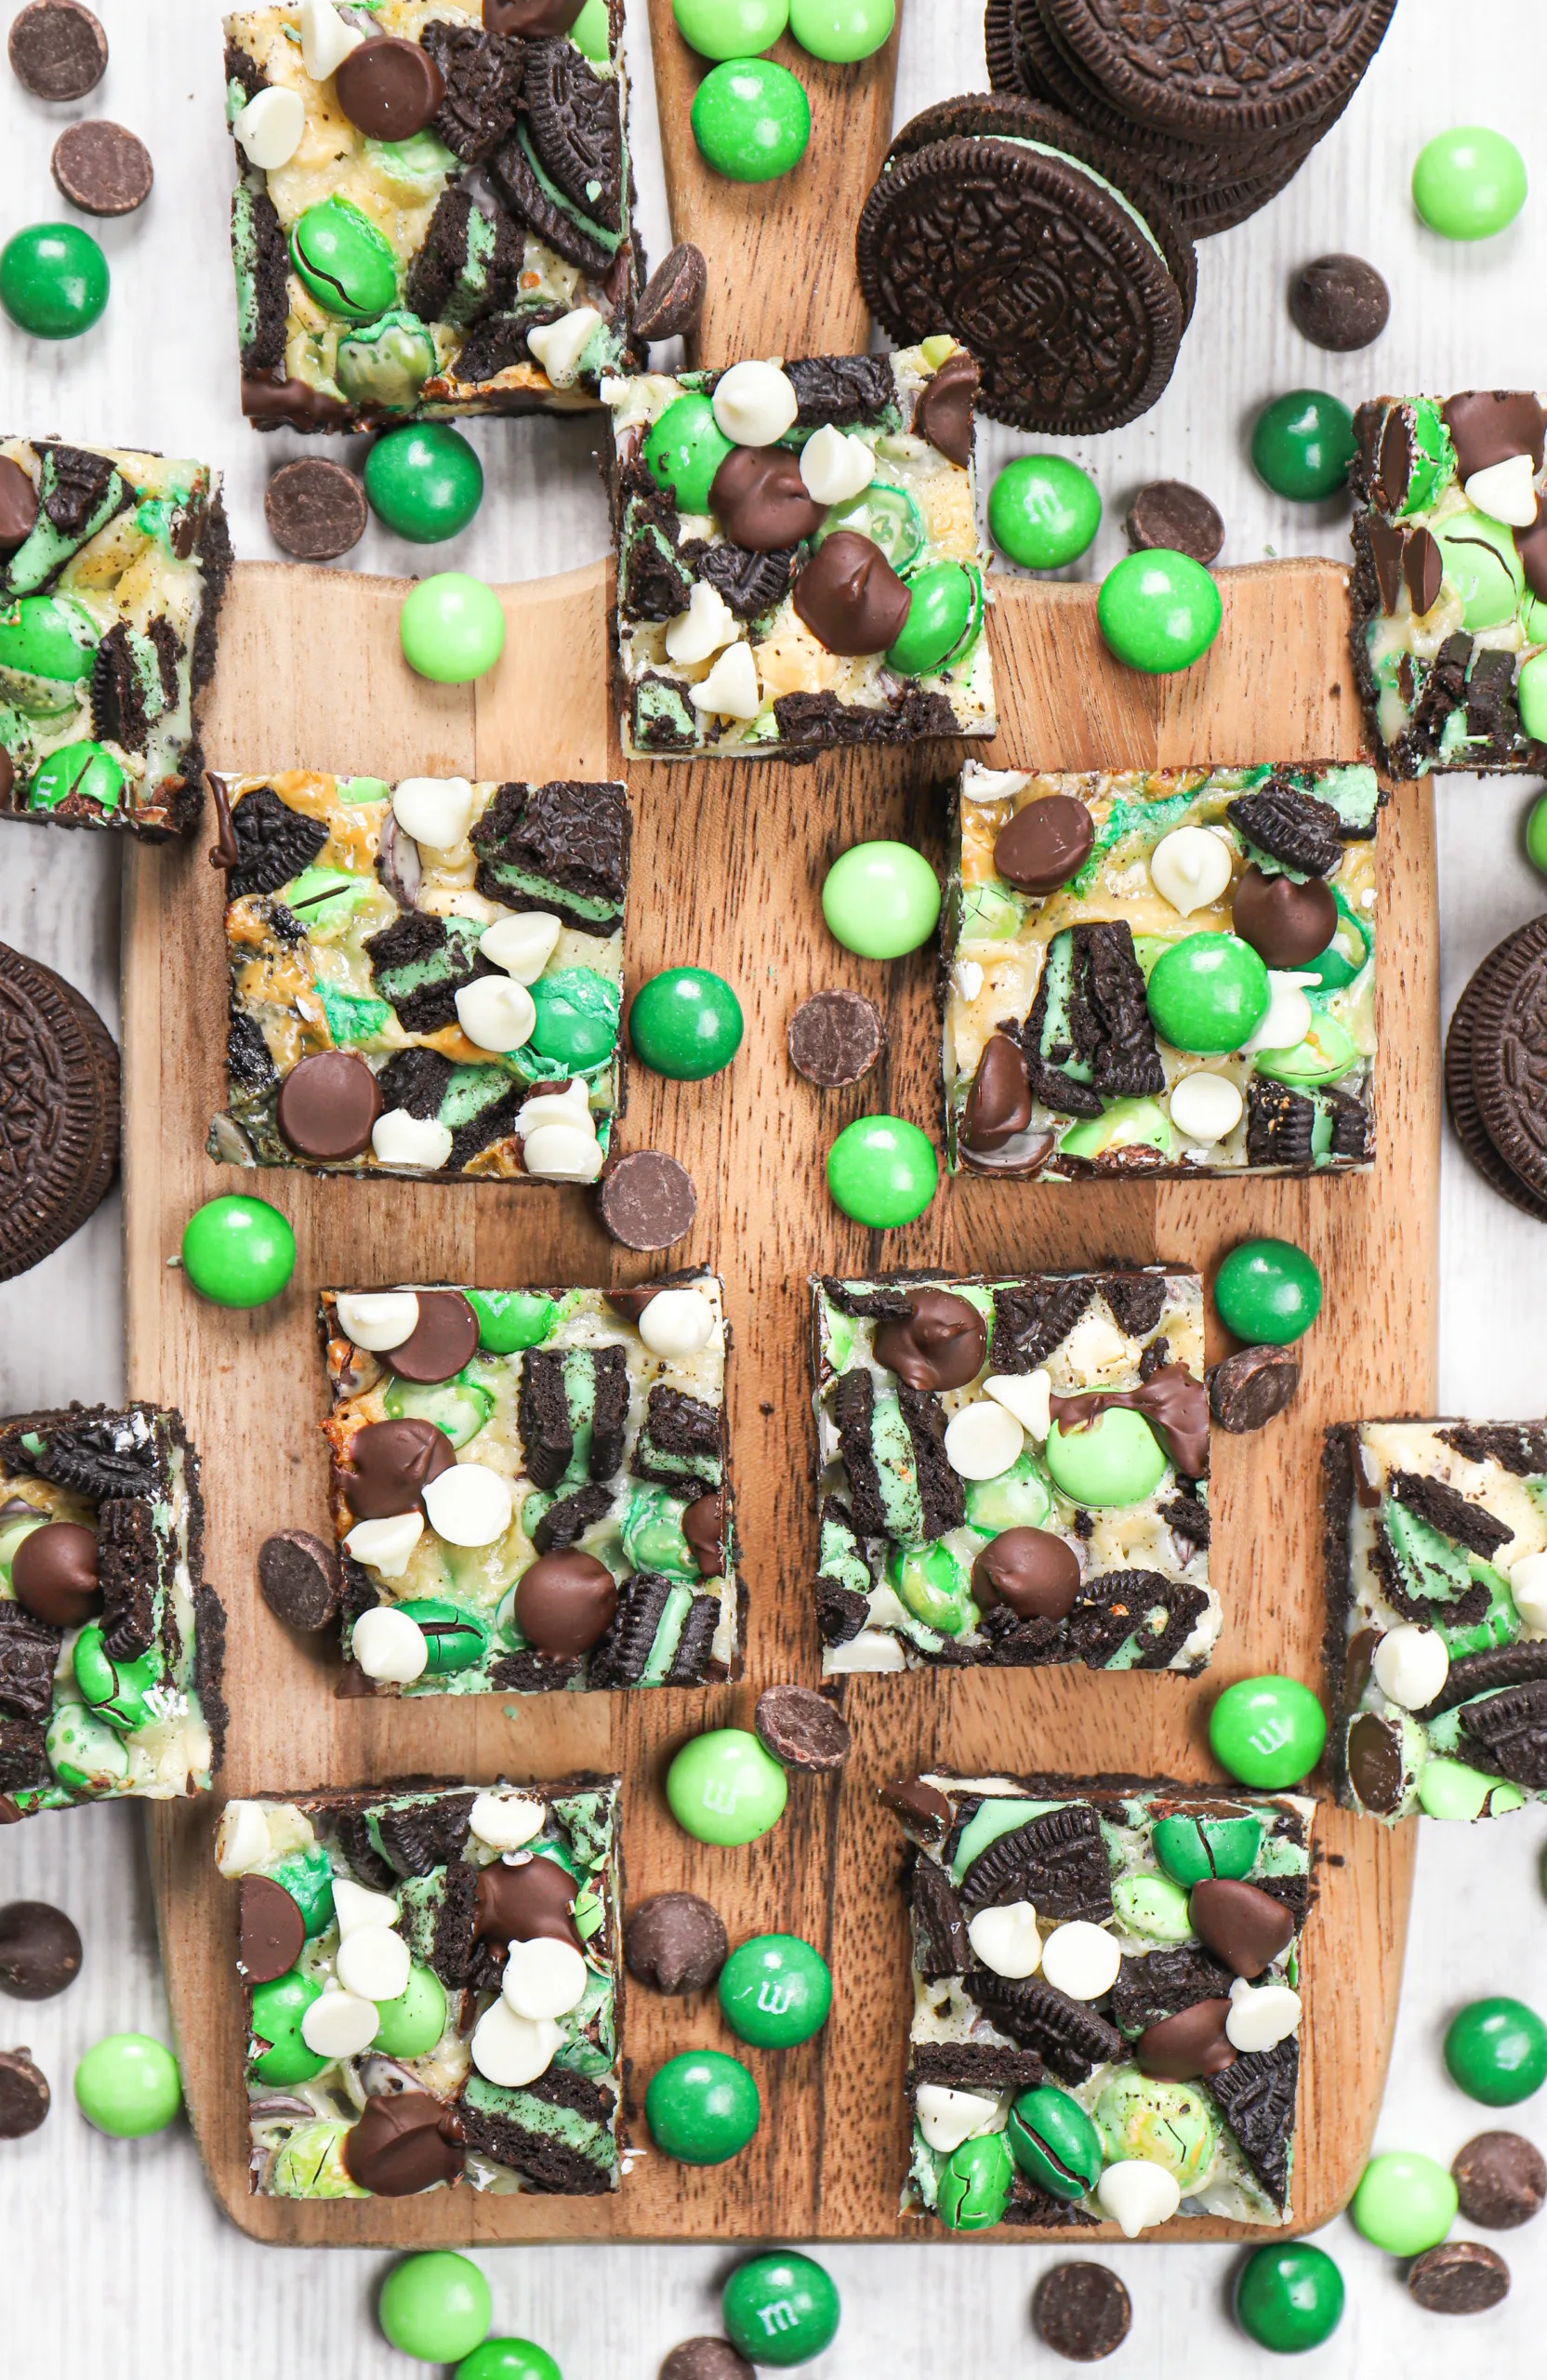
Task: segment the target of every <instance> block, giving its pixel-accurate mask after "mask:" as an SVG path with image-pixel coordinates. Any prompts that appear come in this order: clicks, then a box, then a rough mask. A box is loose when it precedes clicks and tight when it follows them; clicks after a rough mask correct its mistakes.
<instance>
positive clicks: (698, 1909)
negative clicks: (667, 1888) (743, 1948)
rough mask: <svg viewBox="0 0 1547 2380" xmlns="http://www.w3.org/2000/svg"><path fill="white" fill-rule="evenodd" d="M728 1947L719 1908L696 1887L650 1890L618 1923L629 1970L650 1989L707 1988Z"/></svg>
mask: <svg viewBox="0 0 1547 2380" xmlns="http://www.w3.org/2000/svg"><path fill="white" fill-rule="evenodd" d="M730 1950H731V1945H730V1941H729V1939H728V1937H727V1936H726V1932H725V1927H724V1924H723V1923H722V1921H721V1916H720V1912H719V1911H718V1910H714V1909H711V1908H710V1906H709V1904H708V1902H707V1900H700V1898H699V1897H698V1895H697V1894H696V1893H655V1894H653V1895H652V1897H650V1899H649V1900H641V1902H640V1904H639V1907H638V1908H637V1909H633V1910H630V1911H629V1912H628V1923H627V1924H625V1926H624V1929H623V1956H624V1959H625V1961H626V1963H627V1964H628V1972H629V1974H630V1975H631V1976H636V1977H638V1978H639V1980H640V1982H641V1983H647V1984H649V1985H650V1987H651V1989H652V1990H655V1991H665V1992H668V1993H673V1994H675V1993H679V1992H681V1993H685V1992H689V1991H707V1990H708V1988H709V1986H710V1984H711V1983H713V1981H714V1980H715V1977H717V1976H718V1975H719V1973H720V1970H721V1967H722V1966H723V1965H724V1964H725V1962H726V1960H727V1958H728V1957H729V1956H730Z"/></svg>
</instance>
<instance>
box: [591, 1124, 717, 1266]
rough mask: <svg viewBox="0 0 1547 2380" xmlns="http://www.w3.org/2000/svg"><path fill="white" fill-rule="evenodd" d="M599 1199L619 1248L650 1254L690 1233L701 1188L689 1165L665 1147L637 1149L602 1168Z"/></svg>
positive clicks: (597, 1200) (616, 1158)
mask: <svg viewBox="0 0 1547 2380" xmlns="http://www.w3.org/2000/svg"><path fill="white" fill-rule="evenodd" d="M596 1204H597V1212H598V1213H599V1214H600V1215H601V1217H602V1225H603V1227H604V1229H605V1230H606V1231H607V1232H608V1233H609V1234H610V1235H611V1236H612V1237H613V1238H614V1239H615V1240H616V1241H617V1242H618V1245H619V1246H620V1247H622V1248H632V1249H634V1250H637V1251H639V1252H640V1253H641V1254H648V1253H651V1252H653V1251H654V1250H658V1249H663V1248H673V1247H675V1245H676V1243H677V1242H678V1240H680V1239H685V1238H686V1237H687V1235H688V1233H689V1232H690V1231H691V1230H692V1229H693V1225H694V1218H695V1216H696V1215H697V1212H698V1192H697V1190H696V1189H695V1187H694V1181H693V1176H692V1175H691V1174H690V1173H689V1171H688V1170H687V1168H686V1166H685V1165H682V1164H681V1162H680V1161H679V1160H678V1159H677V1158H676V1157H668V1155H667V1153H666V1151H665V1150H664V1149H632V1150H630V1151H629V1153H628V1156H627V1157H615V1159H613V1161H612V1162H611V1163H610V1164H609V1165H607V1166H605V1167H604V1168H603V1169H602V1178H601V1180H600V1182H599V1183H597V1188H596Z"/></svg>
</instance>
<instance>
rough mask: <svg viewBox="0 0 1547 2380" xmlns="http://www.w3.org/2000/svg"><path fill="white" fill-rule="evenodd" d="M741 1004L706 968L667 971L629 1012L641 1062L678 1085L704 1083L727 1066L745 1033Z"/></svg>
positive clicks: (645, 988)
mask: <svg viewBox="0 0 1547 2380" xmlns="http://www.w3.org/2000/svg"><path fill="white" fill-rule="evenodd" d="M745 1029H746V1027H745V1023H744V1020H743V1017H742V1013H741V1002H740V1001H739V1000H738V999H737V998H736V996H735V994H734V991H733V990H732V989H731V986H730V985H729V984H728V983H727V982H726V981H725V978H724V976H723V975H715V974H712V973H711V972H710V971H709V969H708V968H707V967H665V968H663V969H662V971H661V972H660V973H659V974H658V975H652V976H651V978H650V980H649V982H648V983H645V984H641V985H640V988H639V990H638V991H637V992H636V993H635V994H634V1005H633V1007H632V1008H631V1009H630V1010H629V1012H628V1039H629V1041H630V1043H631V1044H632V1046H633V1051H634V1055H635V1056H636V1058H639V1059H641V1060H642V1061H643V1063H644V1064H645V1065H647V1066H649V1067H650V1068H652V1070H653V1071H654V1072H655V1074H658V1075H668V1076H669V1077H670V1078H672V1080H673V1081H676V1082H703V1081H704V1080H706V1079H707V1077H708V1076H710V1075H717V1074H719V1073H720V1072H721V1069H722V1068H723V1067H725V1066H728V1065H729V1064H730V1063H731V1060H732V1059H733V1058H734V1056H735V1054H736V1051H738V1050H739V1049H740V1047H741V1037H742V1034H743V1032H744V1031H745Z"/></svg>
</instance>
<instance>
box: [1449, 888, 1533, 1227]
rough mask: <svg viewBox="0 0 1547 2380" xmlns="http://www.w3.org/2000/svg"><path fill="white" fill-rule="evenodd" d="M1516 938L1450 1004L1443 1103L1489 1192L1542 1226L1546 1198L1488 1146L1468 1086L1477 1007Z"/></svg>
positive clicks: (1490, 958)
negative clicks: (1496, 1194)
mask: <svg viewBox="0 0 1547 2380" xmlns="http://www.w3.org/2000/svg"><path fill="white" fill-rule="evenodd" d="M1518 940H1519V936H1518V934H1512V935H1511V936H1510V938H1509V940H1508V941H1507V942H1502V943H1501V944H1500V945H1499V947H1498V949H1497V950H1495V951H1493V952H1491V953H1490V954H1489V956H1488V958H1487V959H1484V961H1483V963H1482V965H1481V966H1480V967H1479V968H1478V970H1477V972H1476V973H1475V974H1474V976H1473V978H1472V981H1471V982H1470V983H1469V984H1468V985H1467V987H1466V989H1465V991H1464V992H1463V993H1462V994H1461V998H1460V999H1459V1000H1458V1001H1457V1002H1456V1007H1455V1012H1454V1014H1453V1015H1452V1017H1451V1019H1450V1030H1449V1032H1448V1034H1447V1035H1446V1038H1445V1104H1446V1106H1447V1107H1448V1109H1449V1111H1450V1121H1451V1123H1452V1125H1453V1126H1454V1127H1455V1131H1456V1138H1457V1139H1458V1140H1459V1141H1460V1143H1461V1146H1462V1148H1463V1149H1464V1150H1465V1151H1466V1154H1467V1156H1468V1157H1470V1158H1471V1160H1472V1162H1473V1164H1474V1166H1475V1167H1476V1169H1477V1170H1478V1172H1479V1173H1480V1174H1481V1175H1482V1177H1483V1179H1484V1181H1485V1182H1486V1183H1488V1187H1489V1189H1490V1190H1496V1191H1497V1192H1498V1194H1499V1196H1500V1197H1501V1198H1507V1199H1508V1201H1509V1203H1510V1205H1511V1206H1512V1207H1518V1208H1519V1210H1520V1211H1521V1213H1522V1214H1523V1215H1531V1216H1533V1217H1534V1218H1535V1220H1536V1221H1537V1222H1538V1223H1547V1198H1541V1197H1538V1196H1537V1194H1536V1192H1535V1191H1534V1190H1532V1189H1530V1188H1528V1187H1527V1184H1526V1183H1524V1182H1523V1181H1522V1180H1521V1179H1520V1177H1519V1175H1518V1174H1517V1173H1516V1172H1515V1171H1514V1168H1513V1167H1512V1166H1511V1165H1509V1164H1508V1163H1507V1161H1506V1160H1505V1158H1504V1157H1502V1156H1501V1154H1500V1152H1499V1150H1498V1149H1496V1148H1495V1147H1494V1144H1493V1142H1492V1140H1491V1139H1490V1137H1489V1135H1488V1128H1487V1126H1486V1125H1485V1124H1484V1122H1483V1118H1482V1115H1481V1113H1480V1111H1479V1109H1478V1105H1477V1096H1476V1092H1475V1091H1474V1089H1473V1083H1472V1051H1473V1046H1474V1033H1475V1027H1476V1018H1477V1008H1478V1003H1479V1001H1480V999H1481V998H1482V997H1483V996H1484V994H1485V993H1486V992H1487V991H1488V988H1489V986H1490V985H1491V984H1492V983H1493V982H1494V980H1495V979H1496V977H1497V976H1498V975H1499V974H1500V973H1501V972H1503V971H1504V970H1505V969H1507V967H1508V965H1509V960H1510V954H1511V952H1512V950H1513V948H1514V944H1515V943H1516V942H1517V941H1518Z"/></svg>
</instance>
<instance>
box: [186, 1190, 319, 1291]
mask: <svg viewBox="0 0 1547 2380" xmlns="http://www.w3.org/2000/svg"><path fill="white" fill-rule="evenodd" d="M182 1268H183V1271H184V1272H185V1273H186V1274H187V1276H188V1277H189V1279H190V1281H191V1282H192V1285H193V1287H194V1288H195V1289H197V1290H198V1292H199V1295H200V1296H201V1297H202V1298H208V1299H209V1301H210V1302H211V1304H212V1305H228V1306H236V1307H242V1308H245V1307H247V1306H254V1305H266V1304H267V1303H268V1302H269V1300H270V1299H271V1298H277V1297H278V1295H279V1293H280V1291H281V1290H282V1289H284V1287H285V1284H286V1283H287V1282H288V1280H289V1278H290V1276H291V1274H292V1273H293V1272H294V1271H295V1269H296V1235H295V1233H294V1232H293V1231H292V1230H291V1228H290V1226H289V1224H288V1223H286V1221H285V1219H284V1216H283V1215H282V1214H281V1213H280V1210H279V1209H278V1208H277V1207H271V1206H270V1204H269V1202H268V1200H267V1199H266V1198H239V1197H223V1198H211V1199H209V1200H208V1201H207V1202H206V1203H205V1205H204V1206H202V1207H200V1208H199V1209H198V1210H197V1212H196V1213H194V1214H192V1215H190V1217H189V1219H188V1223H187V1225H186V1227H185V1229H184V1231H183V1236H182Z"/></svg>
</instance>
